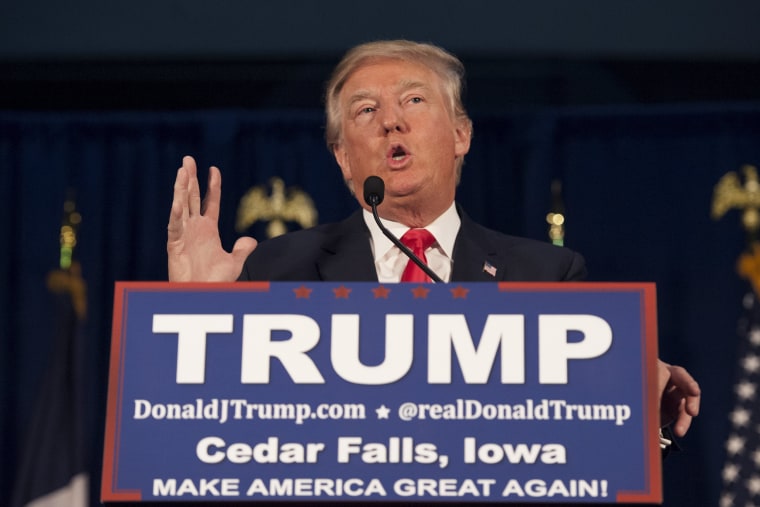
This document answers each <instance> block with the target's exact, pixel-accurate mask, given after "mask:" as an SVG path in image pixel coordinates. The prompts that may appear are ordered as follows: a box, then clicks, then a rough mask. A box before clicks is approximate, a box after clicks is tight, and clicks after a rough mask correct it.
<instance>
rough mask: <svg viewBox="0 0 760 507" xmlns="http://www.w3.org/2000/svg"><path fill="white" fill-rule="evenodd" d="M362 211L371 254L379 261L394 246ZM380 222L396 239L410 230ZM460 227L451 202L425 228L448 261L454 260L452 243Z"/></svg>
mask: <svg viewBox="0 0 760 507" xmlns="http://www.w3.org/2000/svg"><path fill="white" fill-rule="evenodd" d="M363 211H364V213H363V216H364V222H365V223H366V224H367V228H368V229H369V232H370V234H372V252H373V254H374V256H375V259H380V258H381V257H383V256H384V255H385V254H386V253H388V251H389V250H391V249H392V248H395V246H394V244H393V243H392V242H391V240H389V239H388V238H387V237H385V234H383V231H381V230H380V227H378V226H377V223H376V222H375V218H374V217H373V216H372V212H371V211H367V210H366V209H365V210H363ZM380 221H381V222H382V223H383V225H384V226H385V227H386V228H387V229H388V230H389V231H391V232H392V233H393V235H394V236H396V237H397V238H400V237H401V236H403V235H404V234H405V233H406V231H408V230H409V229H410V227H408V226H406V225H404V224H400V223H398V222H393V221H391V220H385V219H384V218H381V219H380ZM460 225H462V219H461V218H459V213H457V209H456V205H455V204H454V203H453V202H452V203H451V206H449V208H448V209H447V210H446V211H444V212H443V214H442V215H440V216H439V217H438V218H436V219H435V220H433V222H432V223H430V224H429V225H428V226H426V227H425V229H427V230H428V231H430V233H431V234H432V235H433V236H435V239H436V241H437V242H438V245H439V247H440V248H441V250H443V253H445V254H446V256H447V257H448V258H449V259H453V258H454V243H455V242H456V239H457V234H458V233H459V227H460Z"/></svg>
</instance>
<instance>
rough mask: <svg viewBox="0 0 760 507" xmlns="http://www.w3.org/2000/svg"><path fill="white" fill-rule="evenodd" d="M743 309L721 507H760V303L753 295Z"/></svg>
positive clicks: (748, 296)
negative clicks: (759, 390)
mask: <svg viewBox="0 0 760 507" xmlns="http://www.w3.org/2000/svg"><path fill="white" fill-rule="evenodd" d="M744 309H745V316H744V317H743V319H742V322H741V323H740V329H739V331H740V334H741V336H742V340H741V344H740V348H739V354H738V360H739V364H738V371H737V376H736V383H735V385H734V408H733V411H732V412H731V413H730V414H729V418H730V420H731V432H730V434H729V436H728V439H727V440H726V461H725V464H724V466H723V492H722V494H721V497H720V507H750V506H758V505H760V393H758V392H757V391H758V389H760V303H758V301H757V298H756V297H755V296H754V295H753V294H751V293H750V294H748V295H747V296H746V297H745V298H744Z"/></svg>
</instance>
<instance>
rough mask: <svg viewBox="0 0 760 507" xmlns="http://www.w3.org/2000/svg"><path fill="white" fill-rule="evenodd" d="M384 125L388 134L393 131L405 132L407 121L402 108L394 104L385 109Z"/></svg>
mask: <svg viewBox="0 0 760 507" xmlns="http://www.w3.org/2000/svg"><path fill="white" fill-rule="evenodd" d="M381 121H382V126H383V130H384V131H385V133H386V134H390V133H391V132H405V131H406V129H407V127H406V122H405V121H404V113H403V111H401V108H399V107H396V106H393V107H389V108H385V109H384V110H383V117H382V120H381Z"/></svg>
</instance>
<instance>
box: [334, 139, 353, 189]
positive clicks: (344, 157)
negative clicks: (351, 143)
mask: <svg viewBox="0 0 760 507" xmlns="http://www.w3.org/2000/svg"><path fill="white" fill-rule="evenodd" d="M333 156H334V157H335V161H336V162H337V163H338V165H339V166H340V171H341V172H342V173H343V179H344V180H345V181H346V183H348V182H350V181H351V180H352V179H353V177H352V176H351V163H350V161H349V157H348V153H347V152H346V149H345V148H344V147H343V145H342V144H336V145H335V146H334V147H333Z"/></svg>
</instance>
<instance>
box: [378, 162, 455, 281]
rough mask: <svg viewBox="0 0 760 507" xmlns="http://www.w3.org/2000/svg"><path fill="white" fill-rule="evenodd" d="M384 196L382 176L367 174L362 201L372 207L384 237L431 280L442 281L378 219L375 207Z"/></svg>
mask: <svg viewBox="0 0 760 507" xmlns="http://www.w3.org/2000/svg"><path fill="white" fill-rule="evenodd" d="M384 197H385V182H384V181H383V179H382V178H380V177H379V176H369V177H368V178H367V179H366V180H364V202H366V203H367V204H369V205H370V206H371V207H372V216H374V217H375V222H377V226H378V227H380V230H381V231H382V232H383V234H385V237H387V238H388V239H389V240H391V242H392V243H393V244H394V245H396V246H397V247H399V249H400V250H401V251H402V252H404V255H406V256H407V257H409V258H410V259H411V260H412V262H414V263H415V264H417V265H418V266H419V267H420V269H421V270H422V271H424V272H425V274H426V275H427V276H429V277H430V279H431V280H433V281H434V282H436V283H443V280H441V277H439V276H438V275H436V274H435V272H434V271H433V270H432V269H430V267H429V266H428V265H427V264H425V263H424V262H422V259H420V258H419V257H417V256H416V255H414V253H412V251H411V250H409V248H408V247H407V246H406V245H405V244H403V243H402V242H401V241H400V240H399V239H398V238H397V237H396V236H394V235H393V233H392V232H391V231H389V230H388V229H387V228H386V227H385V226H384V225H383V223H382V222H381V221H380V217H379V216H378V214H377V207H378V206H379V205H380V203H381V202H383V198H384Z"/></svg>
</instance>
